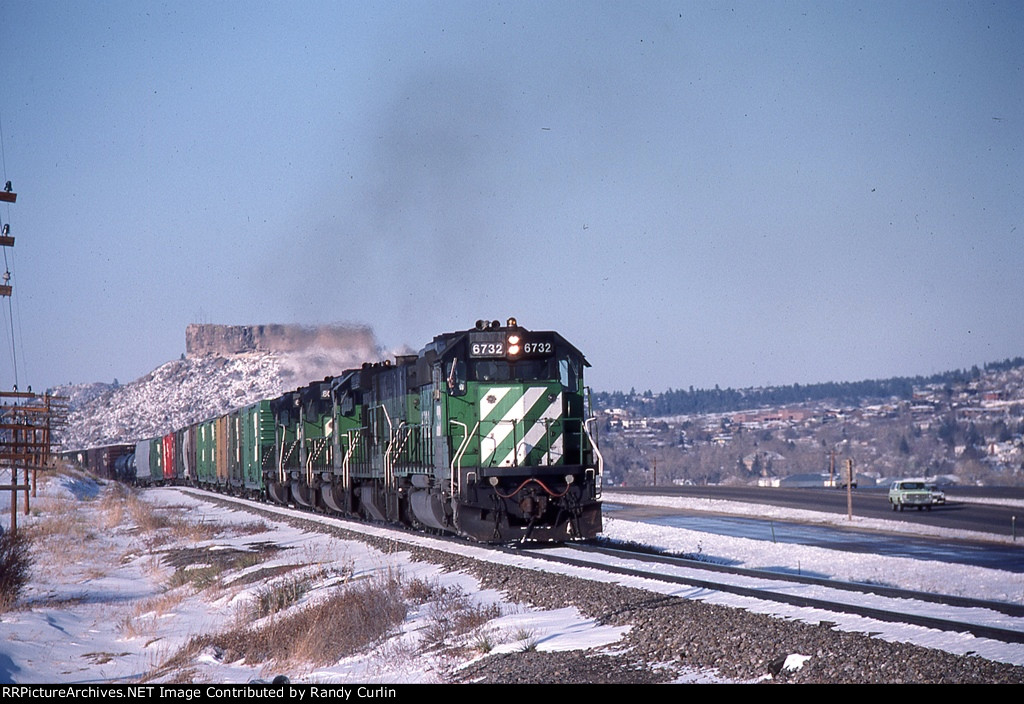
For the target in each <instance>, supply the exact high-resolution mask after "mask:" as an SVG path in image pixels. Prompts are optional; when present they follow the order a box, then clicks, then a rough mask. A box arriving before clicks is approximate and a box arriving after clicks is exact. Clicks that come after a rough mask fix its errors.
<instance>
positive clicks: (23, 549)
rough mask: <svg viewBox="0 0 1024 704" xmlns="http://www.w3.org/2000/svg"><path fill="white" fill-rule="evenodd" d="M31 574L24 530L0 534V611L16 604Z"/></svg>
mask: <svg viewBox="0 0 1024 704" xmlns="http://www.w3.org/2000/svg"><path fill="white" fill-rule="evenodd" d="M31 576H32V556H31V553H30V550H29V539H28V538H27V537H26V536H25V534H24V532H22V533H19V534H17V535H15V534H13V533H11V532H10V531H8V532H6V533H4V534H2V535H0V613H4V612H5V611H9V610H10V609H12V608H13V607H14V605H15V604H17V602H18V597H19V596H21V592H22V590H23V589H24V588H25V587H26V586H27V585H28V581H29V578H30V577H31Z"/></svg>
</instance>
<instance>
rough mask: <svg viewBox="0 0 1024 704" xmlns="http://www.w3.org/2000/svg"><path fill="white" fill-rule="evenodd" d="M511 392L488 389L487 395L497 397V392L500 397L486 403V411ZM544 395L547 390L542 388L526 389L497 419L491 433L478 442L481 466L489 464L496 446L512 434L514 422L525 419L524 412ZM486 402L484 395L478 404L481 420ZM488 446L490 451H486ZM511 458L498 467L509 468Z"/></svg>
mask: <svg viewBox="0 0 1024 704" xmlns="http://www.w3.org/2000/svg"><path fill="white" fill-rule="evenodd" d="M511 390H512V389H511V387H505V388H492V389H488V392H487V395H495V396H497V394H498V393H499V392H500V394H501V395H500V397H498V398H497V400H496V401H494V402H493V403H488V404H487V409H488V410H489V411H491V410H494V407H495V406H496V405H498V403H500V401H501V399H503V398H504V397H505V396H506V395H507V394H508V392H509V391H511ZM545 393H547V389H545V388H544V387H536V386H535V387H530V388H527V389H526V391H525V392H524V393H523V395H522V397H521V398H519V399H517V400H516V402H515V403H514V404H512V407H511V408H509V410H508V411H507V412H506V413H505V415H504V416H502V417H501V418H500V419H497V425H495V426H494V428H493V429H492V430H491V432H489V433H488V434H487V435H486V436H484V438H483V440H481V441H480V464H481V465H482V466H489V465H490V464H491V459H492V457H493V456H494V453H495V452H497V450H498V446H499V445H501V444H502V443H503V442H505V440H506V439H507V438H508V436H509V435H511V434H512V431H513V430H514V429H515V427H516V422H517V421H522V420H523V418H524V417H526V412H527V411H528V410H529V409H531V408H533V406H534V404H535V403H537V401H538V400H539V399H540V397H541V396H543V395H544V394H545ZM486 402H487V396H486V395H485V396H484V399H483V400H482V401H481V402H480V417H481V418H486V417H487V413H485V412H484V404H485V403H486ZM545 412H546V411H545ZM488 445H489V448H490V449H488V447H487V446H488ZM511 457H512V456H511V455H509V456H508V457H506V458H505V459H504V460H502V461H501V462H500V463H499V465H498V466H501V467H508V466H511V464H512V459H511Z"/></svg>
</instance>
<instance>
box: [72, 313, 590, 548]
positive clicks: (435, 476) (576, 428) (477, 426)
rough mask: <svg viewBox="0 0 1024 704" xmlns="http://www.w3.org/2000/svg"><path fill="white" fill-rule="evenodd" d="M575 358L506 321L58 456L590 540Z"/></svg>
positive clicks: (497, 537)
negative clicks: (131, 439) (147, 434)
mask: <svg viewBox="0 0 1024 704" xmlns="http://www.w3.org/2000/svg"><path fill="white" fill-rule="evenodd" d="M588 366H590V365H589V363H588V362H587V360H586V358H585V357H584V356H583V354H582V353H581V352H580V351H579V350H577V349H576V348H575V347H574V346H573V345H571V344H570V343H569V342H567V341H566V340H565V338H563V337H562V336H561V335H559V334H558V333H556V332H552V331H543V332H540V331H531V330H527V329H526V328H524V327H522V326H520V325H519V324H518V323H517V321H516V320H515V318H509V319H508V320H507V322H506V323H505V324H504V325H502V324H501V323H500V322H499V321H497V320H495V321H492V322H488V321H482V320H481V321H477V323H476V325H475V327H473V328H471V329H469V330H463V331H459V332H453V333H446V334H443V335H438V336H436V337H435V338H434V339H433V341H432V342H431V343H430V344H428V345H427V346H426V347H424V348H423V349H422V350H421V351H420V352H419V354H415V355H403V356H398V357H396V358H395V360H394V362H391V361H385V362H380V363H373V364H370V363H367V364H363V365H362V367H360V368H358V369H350V370H347V371H345V372H343V373H341V374H340V375H338V376H334V377H327V378H325V379H324V380H323V381H317V382H313V383H311V384H309V385H307V386H304V387H301V388H298V389H296V390H295V391H291V392H288V393H286V394H284V395H282V396H279V397H278V398H273V399H266V400H262V401H258V402H256V403H253V404H250V405H248V406H245V407H244V408H240V409H238V410H236V411H233V412H231V413H228V414H227V415H224V416H220V417H218V418H211V419H208V420H205V421H203V422H200V423H196V424H194V425H190V426H188V427H185V428H181V429H178V430H175V431H173V432H170V433H167V434H166V435H162V436H159V437H155V438H148V439H144V440H141V441H139V442H137V443H135V444H134V445H117V446H111V447H108V448H94V449H92V450H89V451H82V452H77V453H69V454H70V456H71V458H72V459H73V460H75V461H77V462H79V463H80V464H83V465H86V466H87V467H89V468H90V469H92V470H93V471H96V472H98V473H100V474H105V475H107V476H113V477H116V478H119V479H125V480H128V481H132V482H135V483H137V484H141V485H149V484H165V483H167V484H170V483H180V484H188V485H194V486H199V487H204V488H208V489H213V490H217V491H221V492H227V493H231V494H236V495H246V496H250V497H253V498H259V499H263V500H269V501H273V502H276V503H280V504H294V505H297V506H300V507H305V508H309V509H313V510H318V511H330V512H336V513H339V514H342V515H346V516H357V517H362V518H365V519H370V520H376V521H385V522H391V523H398V524H402V525H405V526H408V527H411V528H415V529H419V530H427V531H436V532H445V533H455V534H457V535H461V536H464V537H467V538H470V539H473V540H477V541H481V542H498V543H500V542H512V541H566V540H579V539H587V538H593V537H595V536H596V535H597V534H598V533H599V532H600V531H601V529H602V524H601V481H602V464H603V460H602V457H601V453H600V450H599V448H598V445H597V442H596V437H595V432H594V430H593V429H592V428H591V425H592V421H593V418H589V419H588V417H587V416H588V407H589V399H588V395H587V392H588V390H587V388H586V387H585V386H584V382H583V370H584V368H585V367H588Z"/></svg>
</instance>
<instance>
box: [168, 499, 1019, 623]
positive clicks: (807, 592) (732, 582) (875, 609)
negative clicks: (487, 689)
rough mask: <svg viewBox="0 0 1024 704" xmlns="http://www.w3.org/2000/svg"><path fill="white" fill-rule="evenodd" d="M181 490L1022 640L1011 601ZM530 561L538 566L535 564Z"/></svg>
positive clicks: (470, 552)
mask: <svg viewBox="0 0 1024 704" xmlns="http://www.w3.org/2000/svg"><path fill="white" fill-rule="evenodd" d="M179 489H182V490H184V491H187V492H189V493H194V495H197V496H202V497H206V498H209V499H211V500H221V501H225V502H230V503H233V504H239V505H242V506H247V507H250V508H252V509H255V510H257V511H264V512H269V513H274V514H279V515H283V516H288V517H292V518H296V519H306V520H310V521H316V522H324V523H328V524H329V525H333V526H335V527H338V528H343V529H346V530H349V531H352V532H357V533H365V534H368V535H373V536H375V537H378V538H386V539H388V540H394V541H397V542H407V543H410V544H413V545H416V546H419V547H425V548H430V549H436V550H442V551H445V552H454V553H458V554H461V555H463V556H466V557H472V558H475V559H479V560H487V559H489V558H488V555H489V554H490V555H493V553H498V554H499V555H504V556H506V557H505V558H499V559H498V560H497V561H499V562H502V563H505V564H509V563H510V562H515V563H518V565H519V566H522V567H526V568H528V569H535V570H542V569H543V568H544V565H545V564H557V565H562V566H566V567H575V568H585V569H588V570H595V571H598V572H603V573H606V574H608V575H619V576H623V577H630V578H638V579H643V580H651V581H653V582H660V583H665V584H673V585H683V586H688V587H692V588H693V589H700V590H707V591H708V592H722V593H726V594H734V595H737V596H741V597H748V598H753V599H758V600H760V601H763V602H771V603H777V604H785V605H789V606H794V607H797V608H802V609H817V610H820V611H823V612H828V613H834V614H847V615H852V616H860V617H864V618H868V619H873V620H876V621H880V622H885V623H892V624H911V625H915V626H920V627H923V628H930V629H935V630H939V631H947V632H953V633H970V634H971V635H973V636H975V637H978V638H987V639H991V640H995V641H1000V642H1005V643H1024V606H1020V605H1016V604H1010V603H1006V602H994V601H985V600H979V599H971V598H966V597H959V596H952V595H941V594H933V593H927V592H916V591H910V590H906V589H898V588H893V587H887V586H884V585H875V584H864V583H854V582H840V581H834V580H829V579H823V578H819V577H811V576H804V575H793V574H784V573H778V572H769V571H765V570H752V569H746V568H737V567H728V566H723V565H719V564H714V563H710V562H703V561H700V560H693V559H688V558H682V557H676V556H671V555H664V554H657V553H652V552H650V551H644V550H642V549H637V548H635V547H630V546H627V545H621V544H611V543H607V542H604V541H590V542H588V543H571V544H562V545H550V546H548V545H527V546H486V545H482V544H479V543H472V542H469V541H467V540H465V539H462V538H457V537H454V536H432V535H424V534H423V533H418V532H414V531H410V530H407V529H403V528H401V527H398V526H390V525H386V526H385V525H382V524H371V523H363V522H360V521H356V520H352V519H346V518H343V517H340V516H333V515H325V514H317V513H312V512H310V511H307V510H299V509H295V508H291V507H286V506H281V505H279V504H268V503H261V502H256V501H252V500H250V499H241V498H237V497H232V496H226V495H223V494H218V493H211V492H207V491H204V490H200V489H192V488H188V489H183V488H181V487H179ZM512 558H515V559H514V560H513V559H512ZM490 559H491V561H495V560H494V559H493V558H490ZM528 562H534V564H532V565H529V564H527V563H528ZM819 620H825V619H819Z"/></svg>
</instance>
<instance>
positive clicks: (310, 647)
mask: <svg viewBox="0 0 1024 704" xmlns="http://www.w3.org/2000/svg"><path fill="white" fill-rule="evenodd" d="M332 589H334V592H335V593H333V594H331V595H330V596H328V597H327V598H324V599H320V600H317V601H316V602H314V603H312V604H310V605H309V606H307V607H305V608H302V609H299V610H291V611H288V612H287V613H285V614H284V615H281V616H271V617H270V618H269V619H267V620H266V621H265V623H263V624H261V625H259V626H250V625H241V626H239V627H237V628H234V629H231V630H230V631H228V632H226V633H222V634H219V635H204V636H197V637H195V638H193V639H192V640H191V641H190V642H189V643H188V644H187V645H186V646H185V647H184V648H182V649H181V651H179V652H178V653H176V654H175V656H174V657H173V658H171V659H169V660H168V661H167V662H166V663H165V666H166V667H169V668H172V669H175V668H184V667H188V666H189V663H190V662H191V661H192V659H193V658H194V657H195V656H196V655H197V654H198V653H200V652H202V651H203V650H204V649H206V648H213V649H215V650H216V651H217V652H219V653H221V654H222V659H223V661H224V662H236V661H238V660H241V659H245V661H246V662H248V663H268V662H269V663H275V664H276V665H278V666H284V665H288V664H292V665H295V664H300V663H302V664H312V665H316V666H323V665H329V664H332V663H335V662H337V661H338V660H340V659H341V658H343V657H346V656H348V655H352V654H354V653H358V652H361V651H363V650H365V649H366V648H368V647H370V646H371V645H373V644H375V643H379V642H381V641H383V640H384V638H386V637H387V636H388V635H389V634H391V633H392V632H394V630H395V628H396V627H397V626H398V625H399V624H401V623H402V621H403V620H404V619H405V615H406V612H407V608H406V604H405V601H404V600H403V599H402V597H401V593H402V590H401V584H400V580H399V578H398V577H397V576H396V575H394V574H388V575H383V576H381V577H376V578H371V579H365V580H358V581H357V582H353V583H351V584H349V585H347V586H338V587H334V588H332Z"/></svg>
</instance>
